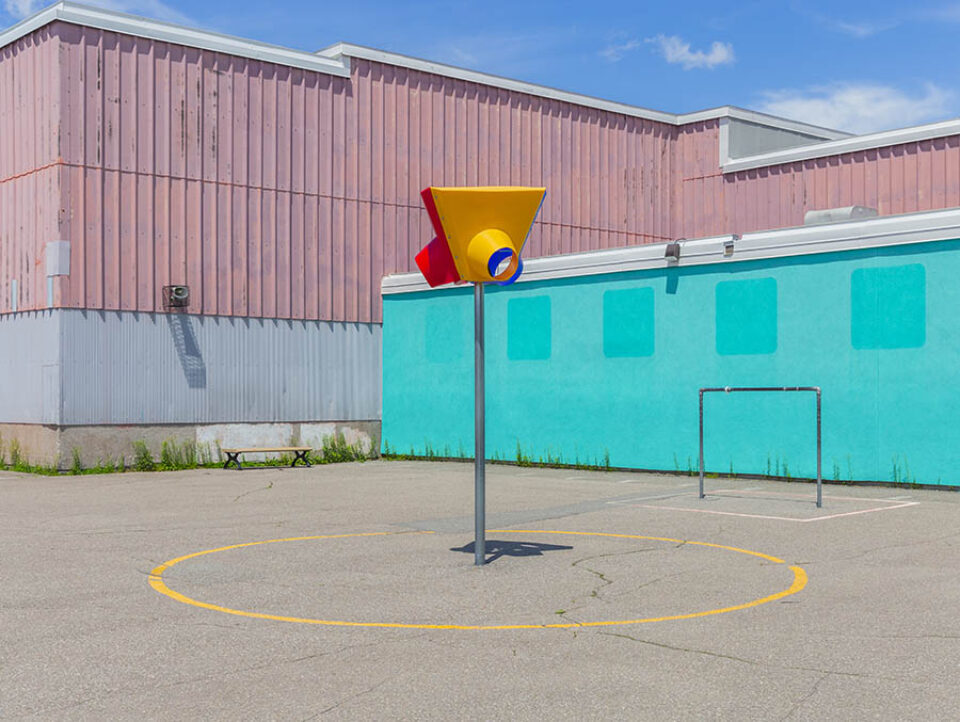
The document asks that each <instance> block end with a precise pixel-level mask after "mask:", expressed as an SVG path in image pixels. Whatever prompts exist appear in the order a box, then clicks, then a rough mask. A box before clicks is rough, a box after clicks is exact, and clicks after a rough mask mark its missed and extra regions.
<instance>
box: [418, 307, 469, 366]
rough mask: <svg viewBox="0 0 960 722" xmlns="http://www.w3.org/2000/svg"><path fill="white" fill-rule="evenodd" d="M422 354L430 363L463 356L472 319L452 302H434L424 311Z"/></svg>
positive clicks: (452, 359)
mask: <svg viewBox="0 0 960 722" xmlns="http://www.w3.org/2000/svg"><path fill="white" fill-rule="evenodd" d="M424 324H425V326H426V328H424V333H423V343H424V355H425V356H426V357H427V361H430V362H431V363H449V362H450V361H459V360H460V359H461V358H463V356H464V354H465V352H466V350H467V347H468V346H469V344H470V341H469V338H468V333H469V332H470V331H471V330H472V326H473V323H472V320H471V319H470V318H469V317H468V316H465V315H464V314H463V312H462V309H461V308H460V307H459V306H457V305H455V304H452V303H442V304H439V303H434V304H433V305H431V306H428V307H427V309H426V312H425V313H424Z"/></svg>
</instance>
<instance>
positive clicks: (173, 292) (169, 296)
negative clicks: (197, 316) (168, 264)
mask: <svg viewBox="0 0 960 722" xmlns="http://www.w3.org/2000/svg"><path fill="white" fill-rule="evenodd" d="M189 305H190V286H164V287H163V307H164V308H186V307H187V306H189Z"/></svg>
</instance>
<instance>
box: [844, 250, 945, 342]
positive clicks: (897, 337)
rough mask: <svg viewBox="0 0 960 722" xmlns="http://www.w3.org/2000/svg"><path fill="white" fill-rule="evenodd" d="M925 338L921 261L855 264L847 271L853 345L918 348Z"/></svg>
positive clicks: (923, 269)
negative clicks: (849, 272) (896, 263)
mask: <svg viewBox="0 0 960 722" xmlns="http://www.w3.org/2000/svg"><path fill="white" fill-rule="evenodd" d="M926 338H927V282H926V269H925V268H924V267H923V265H922V264H920V263H911V264H908V265H905V266H887V267H883V268H858V269H857V270H856V271H854V272H853V273H852V274H850V343H851V344H853V347H854V348H856V349H875V348H876V349H879V348H920V347H921V346H923V345H924V343H926Z"/></svg>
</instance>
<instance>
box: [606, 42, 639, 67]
mask: <svg viewBox="0 0 960 722" xmlns="http://www.w3.org/2000/svg"><path fill="white" fill-rule="evenodd" d="M642 45H643V43H642V42H641V41H639V40H628V41H627V42H625V43H615V44H613V45H608V46H607V47H605V48H604V49H603V50H601V51H600V55H602V56H603V57H605V58H606V59H607V60H609V61H610V62H611V63H615V62H617V61H618V60H620V58H622V57H623V55H624V53H628V52H630V51H631V50H636V49H637V48H639V47H640V46H642Z"/></svg>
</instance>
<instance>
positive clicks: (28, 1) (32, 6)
mask: <svg viewBox="0 0 960 722" xmlns="http://www.w3.org/2000/svg"><path fill="white" fill-rule="evenodd" d="M43 6H44V3H43V1H42V0H4V3H3V9H4V10H6V11H7V14H8V15H12V16H13V17H15V18H17V19H18V20H19V19H20V18H25V17H27V15H33V14H34V13H35V12H37V10H39V9H40V8H42V7H43Z"/></svg>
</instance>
